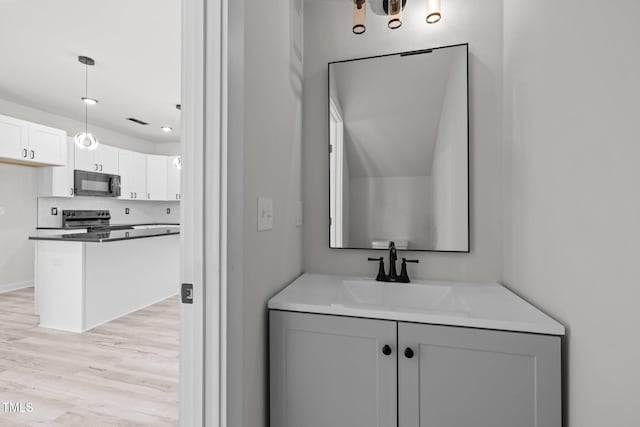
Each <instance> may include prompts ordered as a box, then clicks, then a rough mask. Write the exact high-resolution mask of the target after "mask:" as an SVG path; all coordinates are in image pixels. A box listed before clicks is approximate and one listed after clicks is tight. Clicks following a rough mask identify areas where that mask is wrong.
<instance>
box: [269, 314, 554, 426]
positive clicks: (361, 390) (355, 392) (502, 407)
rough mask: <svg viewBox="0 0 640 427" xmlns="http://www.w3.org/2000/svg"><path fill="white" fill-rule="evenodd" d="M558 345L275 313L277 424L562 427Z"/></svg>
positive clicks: (472, 331) (498, 334) (533, 337)
mask: <svg viewBox="0 0 640 427" xmlns="http://www.w3.org/2000/svg"><path fill="white" fill-rule="evenodd" d="M560 343H561V340H560V337H559V336H551V335H542V334H531V333H519V332H508V331H494V330H485V329H476V328H465V327H453V326H443V325H430V324H419V323H408V322H400V321H391V320H378V319H360V318H352V317H342V316H335V315H323V314H307V313H297V312H288V311H278V310H271V311H270V365H271V366H270V371H271V375H270V381H271V384H270V387H271V426H273V427H320V426H323V427H324V426H363V427H364V426H381V427H525V426H526V427H531V426H536V427H560V426H561V425H562V408H561V401H562V399H561V358H560V354H561V351H560ZM396 392H397V394H396Z"/></svg>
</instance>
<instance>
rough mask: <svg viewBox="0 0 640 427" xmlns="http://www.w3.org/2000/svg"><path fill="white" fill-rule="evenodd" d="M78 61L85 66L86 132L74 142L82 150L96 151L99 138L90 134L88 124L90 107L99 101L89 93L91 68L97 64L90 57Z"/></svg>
mask: <svg viewBox="0 0 640 427" xmlns="http://www.w3.org/2000/svg"><path fill="white" fill-rule="evenodd" d="M78 61H79V62H80V63H81V64H84V67H85V68H84V84H85V86H84V89H85V96H83V97H82V101H83V102H84V132H79V133H77V134H76V136H75V138H74V141H75V143H76V145H77V146H78V147H80V148H84V149H87V150H95V149H96V148H97V147H98V145H99V142H98V138H96V137H95V136H94V135H92V134H91V133H89V130H88V123H89V111H88V108H89V105H95V104H97V103H98V100H97V99H95V98H90V97H89V95H88V93H89V67H93V66H94V65H95V64H96V62H95V61H94V60H93V59H92V58H89V57H88V56H79V57H78Z"/></svg>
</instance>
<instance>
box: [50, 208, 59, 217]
mask: <svg viewBox="0 0 640 427" xmlns="http://www.w3.org/2000/svg"><path fill="white" fill-rule="evenodd" d="M51 215H53V216H56V215H58V208H51Z"/></svg>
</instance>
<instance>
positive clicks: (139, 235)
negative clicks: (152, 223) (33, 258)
mask: <svg viewBox="0 0 640 427" xmlns="http://www.w3.org/2000/svg"><path fill="white" fill-rule="evenodd" d="M174 234H180V227H179V226H173V225H168V226H164V227H154V228H147V229H131V230H104V231H93V232H89V233H70V234H59V235H51V234H49V233H47V234H43V235H39V234H36V235H35V236H31V237H29V240H49V241H58V242H85V243H107V242H117V241H122V240H133V239H145V238H149V237H161V236H171V235H174Z"/></svg>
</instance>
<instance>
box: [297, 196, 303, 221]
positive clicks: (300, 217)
mask: <svg viewBox="0 0 640 427" xmlns="http://www.w3.org/2000/svg"><path fill="white" fill-rule="evenodd" d="M296 227H302V202H301V201H300V200H298V201H297V202H296Z"/></svg>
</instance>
